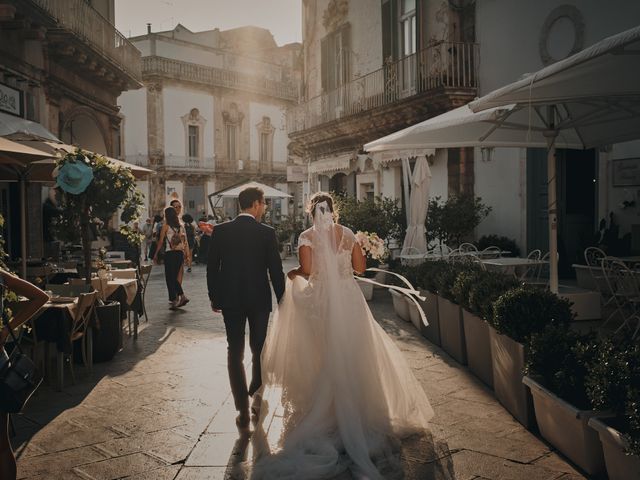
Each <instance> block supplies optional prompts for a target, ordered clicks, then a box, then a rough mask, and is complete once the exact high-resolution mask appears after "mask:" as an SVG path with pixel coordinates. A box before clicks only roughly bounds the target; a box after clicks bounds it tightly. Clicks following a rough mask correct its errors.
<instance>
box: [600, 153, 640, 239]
mask: <svg viewBox="0 0 640 480" xmlns="http://www.w3.org/2000/svg"><path fill="white" fill-rule="evenodd" d="M599 156H600V171H599V178H598V180H599V181H598V190H599V199H598V200H599V201H598V221H599V220H600V219H601V218H606V219H607V222H608V220H609V213H610V212H613V214H614V217H615V220H616V222H617V223H618V225H620V236H621V237H622V236H623V235H624V234H625V233H629V232H630V231H631V225H634V224H640V185H634V186H625V187H614V186H613V161H614V160H619V159H624V158H638V157H640V141H635V142H626V143H618V144H616V145H614V146H613V148H612V149H611V151H610V152H606V153H604V152H600V154H599ZM624 200H627V201H635V206H631V207H627V208H623V206H622V202H623V201H624Z"/></svg>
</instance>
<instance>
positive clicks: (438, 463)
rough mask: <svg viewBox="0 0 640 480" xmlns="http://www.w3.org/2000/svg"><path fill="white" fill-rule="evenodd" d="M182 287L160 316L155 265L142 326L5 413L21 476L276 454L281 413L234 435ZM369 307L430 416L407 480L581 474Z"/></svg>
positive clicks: (173, 468) (177, 466)
mask: <svg viewBox="0 0 640 480" xmlns="http://www.w3.org/2000/svg"><path fill="white" fill-rule="evenodd" d="M287 263H291V262H287ZM287 266H290V265H285V267H287ZM185 286H186V288H185V291H186V292H187V294H188V295H189V297H190V298H191V303H189V305H188V306H187V307H185V308H184V309H183V310H181V311H177V312H172V311H170V310H168V309H167V299H166V297H167V295H166V289H165V284H164V275H163V273H162V268H160V267H154V271H153V272H152V276H151V280H150V283H149V290H148V293H147V307H148V312H149V322H148V323H146V322H145V320H144V319H142V324H141V329H140V335H139V338H138V340H137V342H135V343H134V342H133V340H132V337H129V336H128V335H126V334H125V340H124V344H125V345H124V350H123V351H121V352H119V353H118V354H117V355H116V357H115V358H114V359H113V360H112V361H111V362H107V363H100V364H94V371H93V373H91V374H89V373H87V372H86V370H85V369H84V368H83V367H82V366H80V365H78V366H77V368H76V377H77V383H76V384H75V385H71V384H70V383H69V382H68V383H67V386H66V387H65V389H64V390H63V391H62V392H56V391H54V390H53V389H52V388H51V387H50V386H48V385H43V387H42V388H41V389H40V390H39V391H38V393H37V395H36V396H35V397H34V398H33V399H32V400H31V402H30V403H29V405H28V407H27V409H26V411H25V412H24V414H22V415H19V416H14V424H15V428H16V431H17V436H16V437H14V438H13V443H14V445H15V447H16V450H17V452H18V456H19V459H18V478H23V479H62V480H66V479H79V478H84V479H116V478H131V479H137V480H142V479H154V480H165V479H167V480H168V479H177V480H195V479H227V478H246V477H247V476H248V469H249V467H247V465H249V466H250V464H251V460H252V458H254V456H255V455H256V454H258V453H259V452H263V451H264V450H265V449H266V448H274V446H275V442H276V440H277V438H278V435H279V429H280V427H281V417H278V416H274V415H273V414H272V413H271V414H270V416H269V417H267V419H265V421H264V424H263V425H264V431H263V430H259V431H257V432H255V433H254V434H253V435H252V436H251V437H250V438H249V437H248V436H239V434H238V431H237V429H236V427H235V423H234V420H235V415H236V414H235V411H234V410H233V403H232V399H231V394H230V388H229V383H228V379H227V372H226V341H225V336H224V325H223V322H222V317H221V315H219V314H218V315H214V314H212V312H211V311H210V308H209V304H208V298H207V295H206V280H205V269H204V267H203V266H199V265H198V266H195V267H194V269H193V273H190V274H189V273H186V274H185ZM370 305H371V307H372V309H373V312H374V315H375V317H376V318H377V319H378V321H379V322H380V323H381V324H382V325H383V327H384V328H385V330H386V331H387V332H388V333H389V334H390V335H391V336H392V337H393V339H394V340H395V342H396V343H397V344H398V345H399V347H400V348H401V349H402V350H403V352H404V353H405V355H406V358H407V359H408V361H409V362H410V365H411V366H412V368H413V370H414V372H415V374H416V376H417V377H418V379H419V380H420V382H421V384H422V386H423V387H424V390H425V392H426V393H427V396H428V397H429V399H430V401H431V403H432V405H433V406H434V409H435V412H436V416H435V418H434V419H433V421H432V429H431V432H430V434H428V435H427V436H426V437H424V438H412V439H408V440H407V441H405V442H404V443H403V445H402V451H401V458H402V462H403V468H404V477H405V478H407V479H453V478H455V479H460V480H467V479H480V478H484V479H495V480H497V479H500V480H503V479H527V480H538V479H540V480H542V479H562V480H570V479H578V478H583V477H582V476H581V475H580V474H578V473H577V472H576V471H575V470H574V469H573V468H572V467H571V466H570V465H569V464H567V462H566V461H565V460H564V459H563V458H561V457H560V456H558V455H557V454H556V453H554V452H553V451H552V450H551V449H550V448H549V447H548V446H547V445H546V444H545V443H543V442H542V441H540V440H539V439H538V438H536V437H535V436H534V435H532V434H531V433H529V432H527V431H526V430H525V429H524V428H523V427H522V426H520V424H518V423H517V422H516V421H515V420H514V419H513V418H512V417H511V415H509V414H508V413H507V412H506V411H505V410H504V409H503V408H502V407H501V406H500V405H499V403H498V402H497V401H496V400H495V398H494V397H493V395H492V394H491V392H490V391H489V390H488V389H486V388H485V387H483V386H482V384H481V383H480V382H479V381H478V380H476V379H475V378H474V377H473V376H472V375H471V374H470V373H469V372H468V371H467V370H466V369H465V368H464V367H460V366H459V365H458V364H457V363H455V362H454V361H453V360H452V359H451V358H450V357H448V356H447V355H446V354H445V353H444V352H442V351H441V350H440V349H439V348H437V347H434V346H432V345H431V344H430V343H428V342H427V341H426V340H424V339H422V338H421V337H420V336H419V334H418V333H417V331H416V330H415V329H414V327H413V325H411V324H410V323H406V322H404V321H402V320H400V319H399V318H397V317H396V316H395V314H394V312H393V307H392V305H391V300H390V296H389V294H388V293H387V292H385V291H383V290H377V291H376V292H375V297H374V300H373V302H371V304H370ZM343 477H344V478H350V477H349V476H346V475H345V476H343ZM394 478H395V476H394Z"/></svg>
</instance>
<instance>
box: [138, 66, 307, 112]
mask: <svg viewBox="0 0 640 480" xmlns="http://www.w3.org/2000/svg"><path fill="white" fill-rule="evenodd" d="M142 72H143V74H145V75H160V76H166V77H169V78H173V79H176V80H185V81H191V82H196V83H201V84H205V85H215V86H220V87H227V88H235V89H239V90H245V91H249V92H254V93H260V94H263V95H270V96H272V97H277V98H282V99H285V100H290V101H295V100H297V98H298V89H297V88H296V86H295V85H294V84H292V83H287V82H278V81H275V80H269V79H266V78H263V77H259V76H254V75H248V74H246V73H242V72H237V71H234V70H226V69H222V68H216V67H207V66H204V65H198V64H196V63H189V62H183V61H181V60H175V59H172V58H165V57H159V56H155V55H153V56H149V57H143V58H142Z"/></svg>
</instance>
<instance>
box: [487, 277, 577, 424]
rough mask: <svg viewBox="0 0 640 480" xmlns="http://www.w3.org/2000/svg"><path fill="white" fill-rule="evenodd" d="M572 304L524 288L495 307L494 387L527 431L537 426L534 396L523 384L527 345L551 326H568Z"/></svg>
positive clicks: (491, 334) (492, 333)
mask: <svg viewBox="0 0 640 480" xmlns="http://www.w3.org/2000/svg"><path fill="white" fill-rule="evenodd" d="M572 318H573V314H572V313H571V305H570V303H569V302H568V301H567V300H564V299H561V298H559V297H558V296H557V295H555V294H554V293H551V292H550V291H548V290H542V289H538V288H535V287H531V286H526V285H524V286H520V287H518V288H515V289H512V290H509V291H507V292H506V293H504V294H503V295H501V296H500V298H498V299H497V300H496V301H495V303H494V304H493V317H492V318H491V327H492V328H490V329H489V337H490V339H491V361H492V367H493V388H494V391H495V394H496V397H497V398H498V400H499V401H500V403H502V405H504V407H505V408H506V409H507V410H508V411H509V412H510V413H511V414H512V415H513V416H514V417H515V418H516V420H518V421H519V422H520V423H522V424H523V425H524V426H525V427H527V428H532V427H533V426H534V425H535V417H534V414H533V408H532V400H531V394H530V392H529V391H528V390H527V388H526V387H525V386H524V385H523V383H522V378H523V376H524V373H523V372H524V367H525V362H526V355H525V344H526V343H527V342H528V340H529V338H530V336H531V335H532V334H534V333H539V332H541V331H542V330H544V328H545V327H546V326H547V325H549V324H568V323H569V322H570V321H571V320H572Z"/></svg>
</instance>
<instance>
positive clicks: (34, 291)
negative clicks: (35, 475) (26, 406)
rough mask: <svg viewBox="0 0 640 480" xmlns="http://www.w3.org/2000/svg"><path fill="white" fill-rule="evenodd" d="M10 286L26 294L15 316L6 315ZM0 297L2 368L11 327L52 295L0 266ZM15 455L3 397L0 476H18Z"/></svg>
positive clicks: (11, 479) (10, 478) (6, 360)
mask: <svg viewBox="0 0 640 480" xmlns="http://www.w3.org/2000/svg"><path fill="white" fill-rule="evenodd" d="M7 290H10V291H12V292H13V293H15V294H16V295H19V296H22V297H26V298H27V301H25V302H20V308H19V309H17V311H16V312H15V314H14V315H13V318H11V319H5V314H4V312H5V308H6V307H5V305H4V298H5V295H6V292H7ZM0 297H2V300H3V301H2V302H1V305H0V310H1V311H2V330H0V372H2V371H3V370H4V369H5V367H6V366H7V365H8V363H9V357H8V355H7V352H6V350H5V349H4V346H5V344H6V342H7V338H8V337H10V336H11V334H10V329H13V330H15V329H16V328H18V327H19V326H20V325H22V324H23V323H24V322H26V321H27V320H29V319H30V318H31V317H33V315H34V314H35V313H36V312H37V311H38V310H40V307H42V306H43V305H44V304H45V303H47V301H48V300H49V297H48V296H47V294H46V293H44V292H43V291H42V290H40V289H39V288H38V287H36V286H35V285H33V284H31V283H29V282H27V281H26V280H22V279H21V278H18V277H16V276H14V275H12V274H11V273H9V272H7V271H5V270H0ZM16 471H17V470H16V457H15V455H14V453H13V448H12V447H11V441H10V440H9V414H8V413H7V412H6V411H3V410H2V402H1V400H0V478H1V479H3V480H15V478H16V475H17V474H16Z"/></svg>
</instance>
